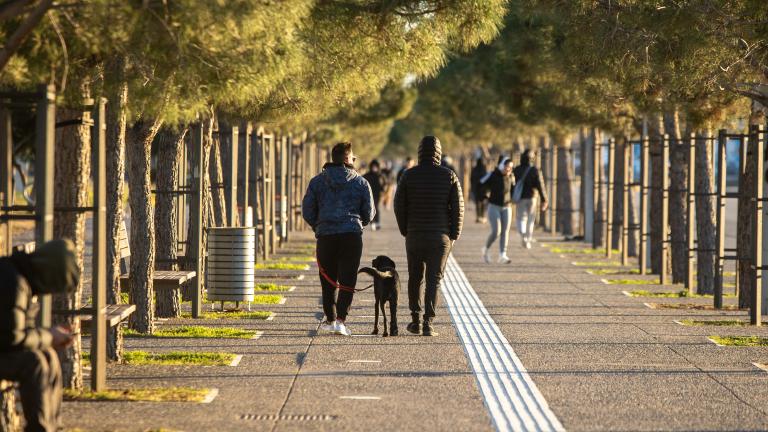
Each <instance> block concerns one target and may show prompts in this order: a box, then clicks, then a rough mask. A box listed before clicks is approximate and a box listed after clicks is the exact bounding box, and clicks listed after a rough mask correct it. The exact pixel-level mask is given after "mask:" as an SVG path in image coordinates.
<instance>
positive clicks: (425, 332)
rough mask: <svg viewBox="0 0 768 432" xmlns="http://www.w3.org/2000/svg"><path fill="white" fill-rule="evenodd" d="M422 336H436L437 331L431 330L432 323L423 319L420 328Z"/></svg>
mask: <svg viewBox="0 0 768 432" xmlns="http://www.w3.org/2000/svg"><path fill="white" fill-rule="evenodd" d="M421 334H422V336H437V335H438V334H437V332H434V331H432V323H431V322H429V321H424V325H423V326H422V329H421Z"/></svg>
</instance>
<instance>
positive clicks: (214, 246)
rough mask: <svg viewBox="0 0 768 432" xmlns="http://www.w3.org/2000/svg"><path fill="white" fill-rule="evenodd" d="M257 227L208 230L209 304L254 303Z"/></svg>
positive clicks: (207, 276)
mask: <svg viewBox="0 0 768 432" xmlns="http://www.w3.org/2000/svg"><path fill="white" fill-rule="evenodd" d="M255 247H256V228H254V227H245V228H243V227H236V228H208V261H207V262H208V265H207V271H206V272H205V274H206V287H207V289H208V300H210V301H220V302H222V306H223V302H225V301H232V302H251V301H253V295H254V285H255V282H254V280H255V276H256V274H255V269H254V266H255V264H256V253H255Z"/></svg>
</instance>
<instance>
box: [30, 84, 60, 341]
mask: <svg viewBox="0 0 768 432" xmlns="http://www.w3.org/2000/svg"><path fill="white" fill-rule="evenodd" d="M39 93H40V99H39V101H38V103H37V132H36V144H35V216H36V217H37V223H36V224H35V225H36V226H35V242H36V243H37V246H38V247H40V246H42V245H43V243H45V242H47V241H50V240H53V178H54V171H53V169H54V168H53V162H54V140H55V138H54V132H55V128H56V89H55V87H54V86H53V85H52V84H51V85H43V86H40V88H39ZM51 306H52V302H51V295H50V294H48V295H43V296H40V314H39V315H38V319H39V324H40V326H42V327H50V326H51V312H52V308H51Z"/></svg>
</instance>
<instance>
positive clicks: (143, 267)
mask: <svg viewBox="0 0 768 432" xmlns="http://www.w3.org/2000/svg"><path fill="white" fill-rule="evenodd" d="M161 125H162V120H161V119H154V120H151V121H146V120H144V121H139V122H137V123H136V124H135V125H134V126H133V127H132V128H131V129H130V131H129V134H128V141H127V145H126V147H127V148H126V162H127V163H128V173H129V176H128V184H129V187H130V192H129V195H128V198H129V199H128V201H129V204H130V206H131V232H130V247H131V267H130V271H129V274H130V284H131V291H130V298H131V303H133V304H135V305H136V312H134V313H133V314H132V315H131V317H130V319H129V326H130V327H131V328H132V329H133V330H136V331H138V332H139V333H144V334H152V332H153V331H154V314H155V310H154V307H153V303H154V292H153V289H152V278H153V276H154V266H155V224H154V209H153V208H152V204H151V201H150V194H151V191H150V189H151V179H150V163H151V150H152V140H153V139H154V138H155V135H157V131H158V130H159V128H160V126H161Z"/></svg>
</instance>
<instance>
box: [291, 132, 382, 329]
mask: <svg viewBox="0 0 768 432" xmlns="http://www.w3.org/2000/svg"><path fill="white" fill-rule="evenodd" d="M355 159H356V158H355V156H354V154H353V153H352V144H351V143H348V142H342V143H338V144H336V145H335V146H334V147H333V149H332V150H331V160H332V162H330V163H327V164H325V166H324V167H323V172H321V173H320V174H318V175H316V176H315V177H313V178H312V180H311V181H310V182H309V186H308V187H307V193H306V194H305V195H304V199H303V200H302V205H301V214H302V216H303V217H304V220H305V221H307V223H308V224H309V226H311V227H312V230H313V231H314V232H315V238H316V239H317V251H316V254H317V266H318V269H319V272H320V285H321V286H322V290H323V311H324V312H325V318H326V319H325V321H324V322H323V323H322V324H321V325H320V329H321V330H323V331H327V332H331V333H336V334H340V335H344V336H351V335H352V332H351V331H350V330H349V329H348V328H347V326H346V325H345V321H346V319H347V312H348V311H349V306H350V305H351V304H352V296H353V294H354V292H355V284H356V283H357V268H358V267H359V266H360V257H361V256H362V254H363V227H364V226H366V225H368V224H370V223H371V219H372V218H373V217H374V215H375V211H376V210H375V208H374V204H373V195H372V193H371V186H370V185H369V184H368V182H367V181H366V180H365V179H364V178H363V177H361V176H360V175H358V174H357V172H355V169H354V166H353V163H354V162H355ZM337 289H338V291H339V293H338V300H337V299H336V290H337Z"/></svg>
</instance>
